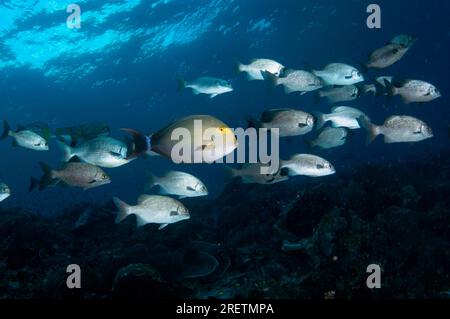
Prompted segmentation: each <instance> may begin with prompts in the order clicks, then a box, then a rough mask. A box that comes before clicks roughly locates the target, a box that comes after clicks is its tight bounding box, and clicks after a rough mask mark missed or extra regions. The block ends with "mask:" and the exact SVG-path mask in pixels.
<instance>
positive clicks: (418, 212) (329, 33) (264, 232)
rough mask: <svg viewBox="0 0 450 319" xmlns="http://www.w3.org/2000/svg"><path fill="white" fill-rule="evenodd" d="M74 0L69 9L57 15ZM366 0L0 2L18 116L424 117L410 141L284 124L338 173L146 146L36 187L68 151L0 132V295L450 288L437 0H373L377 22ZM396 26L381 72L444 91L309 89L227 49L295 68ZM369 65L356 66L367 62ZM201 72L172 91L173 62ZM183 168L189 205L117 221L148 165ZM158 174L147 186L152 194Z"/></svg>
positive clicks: (420, 292) (353, 55)
mask: <svg viewBox="0 0 450 319" xmlns="http://www.w3.org/2000/svg"><path fill="white" fill-rule="evenodd" d="M71 3H76V4H78V5H79V6H80V7H81V10H82V11H81V28H80V29H70V28H68V27H67V25H66V20H67V17H68V16H69V15H70V13H67V12H66V8H67V6H68V5H70V4H71ZM370 3H372V2H369V1H362V0H345V1H331V0H299V1H294V0H278V1H272V0H258V1H254V0H247V1H240V0H209V1H206V0H205V1H203V0H158V1H142V0H130V1H111V2H108V1H96V0H92V1H82V0H79V1H75V0H71V1H64V0H58V1H52V0H39V1H38V0H29V1H28V0H26V1H24V0H22V1H18V0H17V1H16V0H8V1H4V2H2V3H0V37H1V41H0V72H1V74H2V76H1V77H0V93H1V94H0V119H2V120H7V122H8V123H9V124H10V125H11V128H13V129H14V130H15V129H16V128H17V127H18V126H20V125H22V126H26V125H28V124H29V123H35V122H41V123H46V124H47V125H48V126H49V127H50V128H60V127H67V126H74V125H80V124H86V123H92V122H103V123H106V124H107V125H108V126H109V127H110V128H111V135H112V136H114V137H117V138H119V137H120V136H122V135H123V132H120V131H119V129H121V128H133V129H136V130H139V131H141V132H145V133H147V134H151V133H154V132H156V131H158V130H159V129H161V128H162V127H164V126H166V125H167V124H169V123H172V122H173V121H176V120H178V119H180V118H183V117H186V116H190V115H196V114H208V115H212V116H214V117H217V118H219V119H220V120H222V121H223V122H225V123H227V125H229V126H230V127H232V128H237V127H244V128H246V127H247V119H248V118H249V116H251V117H255V118H257V117H259V116H260V114H261V113H262V112H263V111H265V110H267V109H275V108H293V109H301V110H303V111H305V112H310V113H313V111H320V112H323V113H329V112H330V109H331V108H332V107H333V106H336V105H346V106H351V107H355V108H358V109H359V110H361V111H363V112H364V113H365V114H366V115H367V116H368V117H370V119H371V121H372V122H373V123H377V124H381V123H383V122H384V120H385V119H386V118H388V117H389V116H392V115H409V116H413V117H416V118H419V119H421V120H423V121H424V122H426V123H427V124H428V126H429V127H431V129H432V130H433V138H430V139H427V140H425V141H421V142H420V143H395V144H386V143H383V139H382V138H381V137H379V138H377V139H376V140H375V141H374V142H373V143H371V144H370V145H366V142H365V139H366V135H367V134H366V132H365V131H364V130H355V131H352V132H351V134H350V136H349V137H348V139H347V142H346V144H345V145H343V146H341V147H339V148H333V149H328V150H327V149H319V148H311V147H310V146H308V143H306V142H307V141H308V140H310V139H312V138H313V136H314V134H315V132H311V133H309V135H305V136H296V137H288V138H282V139H281V142H280V157H281V158H283V159H287V158H289V157H290V156H292V155H294V154H298V153H311V154H315V155H318V156H321V157H323V158H326V159H327V160H328V161H330V162H331V163H332V164H333V166H334V168H335V170H336V173H335V174H333V175H329V176H326V177H319V178H312V177H305V176H298V177H291V178H289V180H287V181H285V182H283V183H277V184H272V185H259V184H247V183H243V182H242V181H241V180H239V179H232V178H231V177H230V176H229V174H228V171H227V170H226V169H225V168H224V166H225V165H224V164H195V165H193V164H181V165H176V164H174V163H172V162H171V161H170V160H168V159H167V158H164V157H158V156H150V157H140V158H137V159H136V160H134V161H132V162H130V163H129V164H127V165H124V166H121V167H117V168H113V169H109V168H105V169H104V171H105V172H107V174H108V175H109V176H110V178H111V183H109V184H107V185H103V186H101V187H98V188H93V189H89V190H82V189H79V188H72V187H51V188H46V189H44V190H43V191H31V192H30V191H29V184H30V178H31V177H32V176H34V177H39V176H40V175H41V174H42V173H41V168H40V165H39V163H40V162H43V163H46V164H47V165H49V166H50V167H54V168H56V167H58V166H59V165H60V164H61V150H60V148H59V147H58V146H57V145H56V140H55V139H51V140H50V142H49V150H48V151H46V152H36V151H31V150H27V149H25V148H23V147H13V146H11V140H12V139H11V138H8V139H5V140H3V141H1V142H0V154H1V155H2V156H1V158H0V181H1V182H4V183H6V184H7V185H8V186H9V188H10V189H11V196H10V197H8V198H7V199H5V200H4V201H2V202H1V203H0V298H65V297H78V298H88V299H97V298H110V297H126V298H161V297H163V298H164V297H178V298H280V299H290V298H318V299H324V298H448V297H449V295H450V278H449V277H448V270H449V266H450V256H449V254H450V241H449V240H450V238H449V222H450V182H449V177H450V149H449V124H450V123H449V118H450V109H449V107H448V105H447V104H448V99H449V98H448V93H447V92H448V87H449V83H450V75H449V72H448V70H449V63H448V57H449V53H450V43H449V41H450V28H449V24H448V20H447V19H448V17H447V13H448V12H450V3H449V2H448V1H444V0H442V1H441V0H434V1H428V2H424V1H419V0H411V1H406V0H397V1H386V0H378V1H376V3H377V4H378V5H379V6H380V7H381V10H382V11H381V12H382V15H381V22H382V27H381V29H370V28H368V27H367V25H366V20H367V17H368V16H369V13H367V12H366V9H367V6H368V5H369V4H370ZM398 34H410V35H414V36H415V37H417V41H416V42H415V43H414V45H413V47H412V48H411V49H410V50H409V51H408V53H407V54H406V55H405V56H404V57H403V58H402V59H401V60H400V61H399V62H397V63H395V64H394V65H392V66H390V67H389V68H387V69H384V70H375V69H370V70H369V71H368V73H365V74H364V77H365V79H366V81H365V82H366V83H371V81H372V79H375V78H376V77H378V76H385V75H386V76H394V77H396V78H400V79H411V78H412V79H420V80H424V81H427V82H429V83H433V84H434V85H435V86H436V87H437V88H438V89H439V91H440V93H441V94H442V96H441V97H440V98H438V99H436V100H434V101H432V102H429V103H422V104H420V103H413V104H404V103H403V102H402V100H401V99H400V98H399V97H398V96H393V97H386V96H375V95H374V94H364V95H362V96H361V97H359V98H358V99H356V100H354V101H349V102H343V103H340V104H334V105H332V104H329V103H328V102H327V101H326V99H321V100H318V98H317V95H316V94H315V93H314V92H311V93H308V94H305V95H300V94H298V93H293V94H285V92H284V91H283V90H282V89H281V88H278V87H277V88H272V89H269V88H268V83H267V81H248V80H247V78H246V76H245V74H243V73H238V72H236V63H237V61H239V62H241V63H249V62H250V61H251V60H252V59H254V58H270V59H274V60H276V61H279V62H280V63H282V64H283V65H284V66H286V67H289V68H290V69H302V70H321V69H323V67H324V66H325V65H327V64H329V63H333V62H340V63H346V64H349V65H353V66H354V67H356V68H359V69H360V70H361V67H360V65H359V61H363V62H365V61H366V60H367V55H368V54H369V53H370V52H372V51H373V50H375V49H377V48H379V47H382V46H383V45H385V44H386V43H387V42H388V41H389V40H391V39H392V38H393V37H394V36H396V35H398ZM361 71H363V70H361ZM201 76H214V77H218V78H221V79H225V80H228V81H230V82H231V84H232V86H233V91H232V92H229V93H226V94H223V95H219V96H217V97H214V98H209V97H208V96H206V95H195V94H192V93H191V92H190V90H187V89H186V90H183V91H181V92H179V91H178V90H177V86H178V80H179V79H186V80H191V79H195V78H198V77H201ZM171 170H177V171H184V172H188V173H190V174H192V175H195V176H196V177H198V178H199V179H200V180H202V181H203V183H204V184H205V185H206V187H207V188H208V196H204V197H195V198H184V199H180V201H181V202H182V203H183V204H184V205H185V206H186V207H187V208H188V209H189V212H190V219H189V220H185V221H182V222H179V223H175V224H173V225H169V226H168V227H166V228H164V229H162V230H158V226H157V225H147V226H145V227H139V228H137V227H136V222H135V220H134V217H130V218H127V219H126V220H125V221H123V222H122V223H120V224H116V223H115V213H116V211H117V208H116V206H115V205H114V203H113V201H112V198H113V197H119V198H120V199H121V200H123V201H124V202H127V203H133V204H134V203H136V201H137V198H138V197H139V195H141V194H144V193H146V192H145V191H144V189H145V185H146V184H147V183H148V179H149V177H148V172H150V173H152V174H154V175H157V176H162V175H163V174H164V173H166V172H168V171H171ZM156 192H157V191H156V190H155V189H153V190H152V191H151V192H150V193H153V194H155V193H156ZM69 264H77V265H79V266H80V267H81V269H82V274H83V277H82V283H83V285H82V289H68V288H67V287H66V278H67V275H68V274H67V272H66V267H67V265H69ZM371 264H377V265H380V267H381V269H382V283H381V288H380V289H369V288H368V287H367V286H366V279H367V276H368V273H367V271H366V269H367V266H368V265H371Z"/></svg>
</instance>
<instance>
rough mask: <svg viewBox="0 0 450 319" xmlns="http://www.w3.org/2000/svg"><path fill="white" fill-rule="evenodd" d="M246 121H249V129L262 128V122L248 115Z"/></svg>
mask: <svg viewBox="0 0 450 319" xmlns="http://www.w3.org/2000/svg"><path fill="white" fill-rule="evenodd" d="M245 120H246V121H247V128H249V127H253V128H260V127H261V122H260V121H259V120H257V119H255V118H254V117H252V116H250V115H247V116H246V117H245Z"/></svg>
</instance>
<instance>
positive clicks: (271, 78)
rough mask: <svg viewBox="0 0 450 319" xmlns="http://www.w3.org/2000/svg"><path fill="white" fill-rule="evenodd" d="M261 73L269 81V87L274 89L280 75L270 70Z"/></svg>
mask: <svg viewBox="0 0 450 319" xmlns="http://www.w3.org/2000/svg"><path fill="white" fill-rule="evenodd" d="M261 75H262V76H263V78H264V80H266V81H267V82H268V83H269V89H272V88H274V87H276V86H277V85H278V84H279V83H278V77H277V76H276V75H275V74H273V73H270V72H269V71H261Z"/></svg>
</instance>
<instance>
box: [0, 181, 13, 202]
mask: <svg viewBox="0 0 450 319" xmlns="http://www.w3.org/2000/svg"><path fill="white" fill-rule="evenodd" d="M9 196H11V189H10V188H9V187H8V185H6V184H5V183H0V202H3V201H4V200H5V199H7V198H8V197H9Z"/></svg>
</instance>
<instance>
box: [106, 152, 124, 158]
mask: <svg viewBox="0 0 450 319" xmlns="http://www.w3.org/2000/svg"><path fill="white" fill-rule="evenodd" d="M109 154H110V155H112V156H114V157H120V158H122V157H123V156H122V154H120V153H116V152H109Z"/></svg>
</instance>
